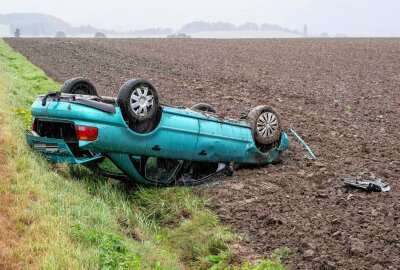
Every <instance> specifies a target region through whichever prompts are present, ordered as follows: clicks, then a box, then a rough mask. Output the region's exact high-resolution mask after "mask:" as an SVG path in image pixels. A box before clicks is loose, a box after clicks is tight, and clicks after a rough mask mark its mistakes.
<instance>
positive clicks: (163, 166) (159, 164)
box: [145, 157, 181, 182]
mask: <svg viewBox="0 0 400 270" xmlns="http://www.w3.org/2000/svg"><path fill="white" fill-rule="evenodd" d="M180 165H181V162H180V161H179V160H174V159H169V158H156V157H149V158H147V160H146V164H145V177H146V178H148V179H150V180H153V181H160V182H165V181H168V180H170V179H171V178H172V177H173V176H174V175H175V173H176V172H177V170H178V169H179V167H180Z"/></svg>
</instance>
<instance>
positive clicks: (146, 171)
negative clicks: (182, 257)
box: [27, 78, 289, 186]
mask: <svg viewBox="0 0 400 270" xmlns="http://www.w3.org/2000/svg"><path fill="white" fill-rule="evenodd" d="M31 112H32V116H33V121H32V131H31V132H30V133H29V134H27V141H28V144H29V145H30V146H31V147H32V148H33V149H35V150H37V151H39V152H40V153H41V154H43V156H44V157H45V158H46V159H48V160H49V161H50V162H52V163H68V164H83V165H86V166H87V167H89V168H91V169H93V170H97V171H99V172H101V173H103V174H104V175H106V176H109V177H114V178H117V179H124V180H127V179H129V180H133V181H135V182H138V183H141V184H145V185H155V186H168V185H175V184H182V185H196V184H201V183H203V182H204V181H205V180H207V179H209V178H210V177H211V176H214V175H216V174H218V173H222V172H225V173H227V174H229V173H231V172H232V168H233V167H234V166H235V165H243V164H256V165H263V164H268V163H274V162H276V161H277V160H278V159H279V156H280V155H281V153H282V152H284V151H285V150H286V149H287V148H288V146H289V141H288V137H287V135H286V133H284V132H283V131H282V126H281V119H280V116H279V114H278V112H277V111H276V110H275V109H274V108H272V107H269V106H264V105H262V106H258V107H256V108H254V109H253V110H251V111H250V113H249V114H248V115H247V117H246V118H244V119H242V120H238V121H233V120H227V119H221V118H220V117H219V116H218V114H217V113H216V110H215V109H214V108H213V107H212V106H211V105H209V104H205V103H199V104H196V105H194V106H193V107H192V108H190V109H186V108H176V107H170V106H164V105H160V103H159V99H158V92H157V90H156V88H155V87H154V85H153V84H152V83H151V82H149V81H147V80H144V79H135V80H130V81H128V82H126V83H125V84H124V85H123V86H122V87H121V89H120V91H119V93H118V97H117V98H112V97H104V96H100V95H98V93H97V90H96V88H95V86H94V85H93V84H92V83H91V82H90V81H89V80H87V79H84V78H73V79H70V80H68V81H67V82H66V83H65V84H64V85H63V86H62V88H61V90H60V91H57V92H50V93H48V94H46V95H41V96H39V97H38V98H37V99H36V100H35V102H34V103H33V104H32V108H31ZM106 159H107V160H108V161H111V162H112V163H113V164H114V165H115V166H116V167H117V168H118V169H119V170H118V171H119V172H115V171H110V170H107V169H105V168H104V167H102V166H101V164H102V163H103V162H104V161H105V160H106Z"/></svg>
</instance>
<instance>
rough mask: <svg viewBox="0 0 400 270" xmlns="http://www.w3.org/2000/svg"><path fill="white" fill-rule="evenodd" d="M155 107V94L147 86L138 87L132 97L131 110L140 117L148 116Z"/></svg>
mask: <svg viewBox="0 0 400 270" xmlns="http://www.w3.org/2000/svg"><path fill="white" fill-rule="evenodd" d="M152 106H153V94H152V91H151V90H150V89H149V88H148V87H147V86H138V87H136V88H135V90H133V92H132V95H131V108H132V110H133V112H134V113H135V114H137V115H139V116H146V115H147V114H148V112H149V110H150V109H151V107H152Z"/></svg>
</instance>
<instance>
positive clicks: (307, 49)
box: [6, 39, 400, 269]
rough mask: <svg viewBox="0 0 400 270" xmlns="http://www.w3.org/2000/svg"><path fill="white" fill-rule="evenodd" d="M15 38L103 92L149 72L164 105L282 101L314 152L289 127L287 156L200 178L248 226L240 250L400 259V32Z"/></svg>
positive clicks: (321, 262)
mask: <svg viewBox="0 0 400 270" xmlns="http://www.w3.org/2000/svg"><path fill="white" fill-rule="evenodd" d="M6 41H7V42H8V43H9V44H10V45H11V46H12V47H13V48H14V49H16V50H17V51H19V52H21V53H22V54H24V55H25V56H26V57H27V58H28V59H29V60H31V61H32V62H33V63H34V64H36V65H37V66H39V67H40V68H42V69H43V70H44V71H45V72H46V73H47V74H48V75H49V76H51V77H52V78H54V79H55V80H57V81H59V82H63V81H65V80H66V79H68V78H71V77H75V76H86V77H88V78H90V79H91V80H92V81H93V82H94V83H95V84H96V85H97V86H98V88H99V90H100V93H101V94H107V95H116V94H117V92H118V89H119V87H120V86H121V85H122V83H123V82H124V81H126V80H128V79H131V78H134V77H143V78H147V79H150V80H152V81H153V82H154V83H155V85H156V87H158V89H159V91H160V94H161V97H160V98H161V101H162V103H164V104H169V105H176V106H191V105H193V104H195V103H198V102H207V103H210V104H212V105H213V106H214V107H215V108H216V109H217V111H218V112H220V113H222V114H223V115H226V116H232V117H239V116H242V115H243V114H246V112H247V111H249V110H250V109H251V108H253V107H255V106H257V105H260V104H269V105H272V106H274V107H276V108H277V109H278V110H279V111H280V112H281V115H282V119H284V125H285V128H286V129H288V128H289V127H293V128H294V129H295V130H296V131H297V132H298V133H299V134H300V135H301V136H303V138H304V139H305V141H306V142H308V143H309V145H310V146H311V148H312V149H313V150H314V152H315V154H316V156H317V160H316V161H312V160H310V159H309V158H308V157H307V153H306V152H305V151H304V149H303V148H302V146H301V145H300V144H299V143H298V142H297V141H296V140H295V139H294V138H293V137H292V138H291V139H292V140H291V142H292V145H291V148H290V150H289V151H288V152H287V153H286V154H285V155H284V156H283V161H282V163H280V164H278V165H270V166H266V167H262V168H255V169H244V170H240V171H237V172H236V173H235V175H234V176H233V177H232V178H228V179H227V180H226V181H224V182H223V183H222V184H219V185H216V186H214V187H211V188H205V189H203V192H205V193H207V194H208V195H209V196H211V197H212V202H213V207H214V210H215V211H216V212H217V213H218V214H219V216H220V217H221V219H222V221H223V222H224V223H225V224H228V225H231V226H232V227H233V228H234V230H235V231H236V232H238V233H242V234H243V235H245V236H246V240H245V241H244V243H243V244H241V245H236V249H237V252H238V253H239V254H240V255H241V256H243V257H250V258H257V257H262V256H265V255H269V254H271V252H272V251H273V250H274V249H276V248H279V247H289V248H290V249H291V250H292V251H293V252H294V255H293V256H292V259H291V260H290V261H289V264H290V265H291V267H292V268H293V269H399V266H400V200H399V199H400V191H399V189H400V182H399V181H400V97H399V95H400V40H399V39H298V40H294V39H287V40H167V39H151V40H148V39H136V40H129V39H120V40H118V39H107V40H106V39H104V40H95V39H61V40H57V39H7V40H6ZM341 175H364V176H371V175H372V176H376V177H380V178H382V179H383V181H385V182H387V183H388V184H390V186H391V191H390V192H388V193H367V192H364V191H359V190H355V189H349V188H347V187H344V186H343V185H342V183H341V181H340V180H338V177H339V176H341Z"/></svg>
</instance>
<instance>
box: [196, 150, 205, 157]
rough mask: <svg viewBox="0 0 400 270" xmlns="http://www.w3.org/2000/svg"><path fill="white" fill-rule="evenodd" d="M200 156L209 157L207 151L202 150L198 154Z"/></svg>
mask: <svg viewBox="0 0 400 270" xmlns="http://www.w3.org/2000/svg"><path fill="white" fill-rule="evenodd" d="M198 155H199V156H206V155H207V152H206V150H201V151H200V152H199V153H198Z"/></svg>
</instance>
